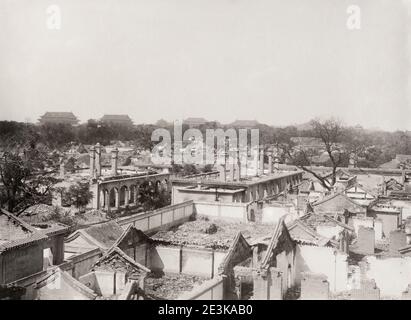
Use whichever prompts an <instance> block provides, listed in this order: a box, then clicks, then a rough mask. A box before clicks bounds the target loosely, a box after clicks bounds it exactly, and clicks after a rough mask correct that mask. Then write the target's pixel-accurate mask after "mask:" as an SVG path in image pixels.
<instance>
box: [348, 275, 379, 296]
mask: <svg viewBox="0 0 411 320" xmlns="http://www.w3.org/2000/svg"><path fill="white" fill-rule="evenodd" d="M350 297H351V299H352V300H379V299H380V289H378V288H377V285H376V284H375V281H374V280H373V279H371V280H361V287H360V289H353V290H351V291H350Z"/></svg>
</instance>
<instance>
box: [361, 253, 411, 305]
mask: <svg viewBox="0 0 411 320" xmlns="http://www.w3.org/2000/svg"><path fill="white" fill-rule="evenodd" d="M366 260H367V262H368V268H367V269H368V270H367V272H366V275H367V278H369V279H374V280H375V283H376V285H377V287H378V288H379V289H380V294H381V296H386V297H394V298H400V297H401V294H402V292H403V291H405V289H406V288H407V286H408V284H409V283H411V257H398V258H387V259H377V258H376V257H375V256H370V257H367V258H366Z"/></svg>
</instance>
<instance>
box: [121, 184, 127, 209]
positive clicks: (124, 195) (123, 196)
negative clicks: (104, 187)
mask: <svg viewBox="0 0 411 320" xmlns="http://www.w3.org/2000/svg"><path fill="white" fill-rule="evenodd" d="M128 200H129V199H128V188H127V186H122V187H121V188H120V194H119V205H120V207H121V206H125V205H128Z"/></svg>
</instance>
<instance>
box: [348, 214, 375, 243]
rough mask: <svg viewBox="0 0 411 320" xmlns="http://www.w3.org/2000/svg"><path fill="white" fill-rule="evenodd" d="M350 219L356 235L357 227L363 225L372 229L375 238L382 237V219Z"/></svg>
mask: <svg viewBox="0 0 411 320" xmlns="http://www.w3.org/2000/svg"><path fill="white" fill-rule="evenodd" d="M352 221H353V227H354V230H355V233H356V234H357V235H358V229H359V228H360V226H363V227H366V228H373V229H374V232H375V240H381V239H382V221H381V220H375V219H361V218H352Z"/></svg>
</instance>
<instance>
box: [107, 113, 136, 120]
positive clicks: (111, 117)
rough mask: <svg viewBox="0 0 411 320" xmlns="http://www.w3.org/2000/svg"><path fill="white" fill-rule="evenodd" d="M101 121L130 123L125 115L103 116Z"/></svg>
mask: <svg viewBox="0 0 411 320" xmlns="http://www.w3.org/2000/svg"><path fill="white" fill-rule="evenodd" d="M101 120H102V121H131V118H130V117H129V116H128V115H127V114H105V115H104V116H103V117H102V118H101Z"/></svg>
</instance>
